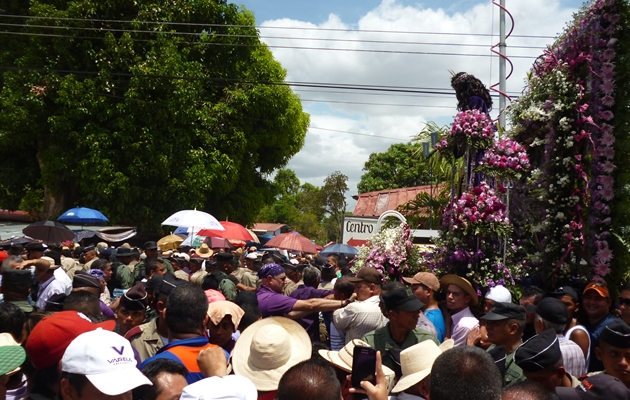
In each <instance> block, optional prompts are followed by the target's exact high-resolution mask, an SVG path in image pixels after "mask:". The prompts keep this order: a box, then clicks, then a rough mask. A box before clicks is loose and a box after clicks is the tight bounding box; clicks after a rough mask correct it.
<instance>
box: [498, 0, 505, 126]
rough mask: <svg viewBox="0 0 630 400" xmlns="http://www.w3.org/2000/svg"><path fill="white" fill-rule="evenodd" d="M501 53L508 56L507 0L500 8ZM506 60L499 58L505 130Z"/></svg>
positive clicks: (500, 120) (500, 100)
mask: <svg viewBox="0 0 630 400" xmlns="http://www.w3.org/2000/svg"><path fill="white" fill-rule="evenodd" d="M499 10H500V11H499V52H500V53H501V54H503V55H505V56H507V53H506V51H507V46H506V44H505V0H501V7H499ZM505 62H506V61H505V58H503V57H499V90H500V91H501V93H499V112H500V113H501V114H500V117H499V126H500V127H501V128H502V129H505V114H504V113H503V110H505V107H506V98H505V95H504V94H503V93H507V85H506V82H505V81H506V79H505V75H506V74H505V73H506V64H505Z"/></svg>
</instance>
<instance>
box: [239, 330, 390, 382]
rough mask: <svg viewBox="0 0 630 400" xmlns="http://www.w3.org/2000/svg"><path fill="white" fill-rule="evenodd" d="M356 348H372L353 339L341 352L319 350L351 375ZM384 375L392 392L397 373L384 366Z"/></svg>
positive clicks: (333, 363)
mask: <svg viewBox="0 0 630 400" xmlns="http://www.w3.org/2000/svg"><path fill="white" fill-rule="evenodd" d="M247 329H249V328H247ZM356 346H363V347H372V346H370V345H369V344H368V343H366V342H364V341H363V340H361V339H352V340H351V341H349V342H348V343H346V345H345V346H343V348H342V349H341V350H339V351H333V350H324V349H322V350H319V351H318V353H319V355H320V356H321V357H322V358H323V359H324V360H326V361H328V362H329V363H331V364H332V365H334V366H335V367H337V368H339V369H341V370H343V371H345V372H348V373H350V372H352V354H353V352H354V348H355V347H356ZM383 373H384V374H385V379H386V380H387V391H388V392H390V391H391V389H392V387H393V386H394V379H395V378H396V373H395V372H394V371H393V370H391V369H390V368H388V367H386V366H385V365H383Z"/></svg>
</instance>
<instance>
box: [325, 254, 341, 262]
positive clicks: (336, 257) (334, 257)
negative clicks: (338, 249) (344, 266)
mask: <svg viewBox="0 0 630 400" xmlns="http://www.w3.org/2000/svg"><path fill="white" fill-rule="evenodd" d="M328 257H332V258H333V259H334V260H335V261H337V263H339V261H340V260H341V256H339V254H337V253H330V254H329V255H327V256H326V258H328Z"/></svg>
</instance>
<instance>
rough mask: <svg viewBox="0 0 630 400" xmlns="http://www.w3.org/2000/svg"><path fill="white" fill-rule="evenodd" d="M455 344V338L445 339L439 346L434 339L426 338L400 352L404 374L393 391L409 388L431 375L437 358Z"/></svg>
mask: <svg viewBox="0 0 630 400" xmlns="http://www.w3.org/2000/svg"><path fill="white" fill-rule="evenodd" d="M454 344H455V342H454V341H453V339H448V340H445V341H444V343H442V344H441V345H439V346H438V345H437V344H435V342H433V341H432V340H425V341H423V342H420V343H418V344H416V345H413V346H411V347H408V348H406V349H405V350H403V351H402V352H400V365H401V367H402V376H401V377H400V380H399V381H398V383H397V384H396V386H394V389H392V392H393V393H398V392H402V391H403V390H407V389H409V388H410V387H412V386H413V385H415V384H416V383H418V382H420V381H422V380H423V379H424V378H426V377H427V376H429V374H431V368H432V367H433V363H434V362H435V359H436V358H438V356H439V355H440V354H442V353H443V352H445V351H446V350H450V349H452V348H453V345H454Z"/></svg>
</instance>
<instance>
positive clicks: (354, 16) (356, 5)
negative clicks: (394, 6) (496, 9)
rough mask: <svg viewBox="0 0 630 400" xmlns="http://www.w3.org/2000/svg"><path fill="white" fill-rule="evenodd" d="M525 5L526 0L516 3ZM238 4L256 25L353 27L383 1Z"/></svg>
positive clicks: (448, 1) (405, 0)
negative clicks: (333, 19)
mask: <svg viewBox="0 0 630 400" xmlns="http://www.w3.org/2000/svg"><path fill="white" fill-rule="evenodd" d="M512 1H515V0H507V5H508V7H509V5H510V2H512ZM516 1H524V0H516ZM235 3H236V4H242V5H244V6H245V7H246V8H247V9H249V10H251V11H253V12H254V15H255V16H256V22H257V23H261V22H263V21H268V20H274V19H280V18H291V19H297V20H300V21H309V22H312V23H315V24H317V23H321V22H323V21H325V20H326V19H328V15H329V14H331V13H333V14H336V15H338V16H339V17H340V18H341V20H342V21H344V22H348V23H352V22H356V21H357V20H358V19H359V18H360V17H361V16H363V15H365V14H366V13H367V12H369V11H370V10H372V9H374V8H376V7H377V6H378V5H379V4H380V3H381V1H380V0H314V1H295V0H240V1H235ZM398 3H400V4H403V5H411V6H414V5H416V6H421V7H428V8H439V7H441V8H443V9H445V10H446V11H447V12H448V13H455V12H457V11H461V10H462V9H467V8H470V7H472V6H473V5H475V4H479V3H481V2H480V1H476V0H459V1H457V0H428V1H414V0H399V1H398ZM560 3H561V4H562V5H565V6H568V7H575V8H577V7H579V6H580V5H581V4H582V2H581V1H575V0H562V1H561V2H560Z"/></svg>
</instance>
